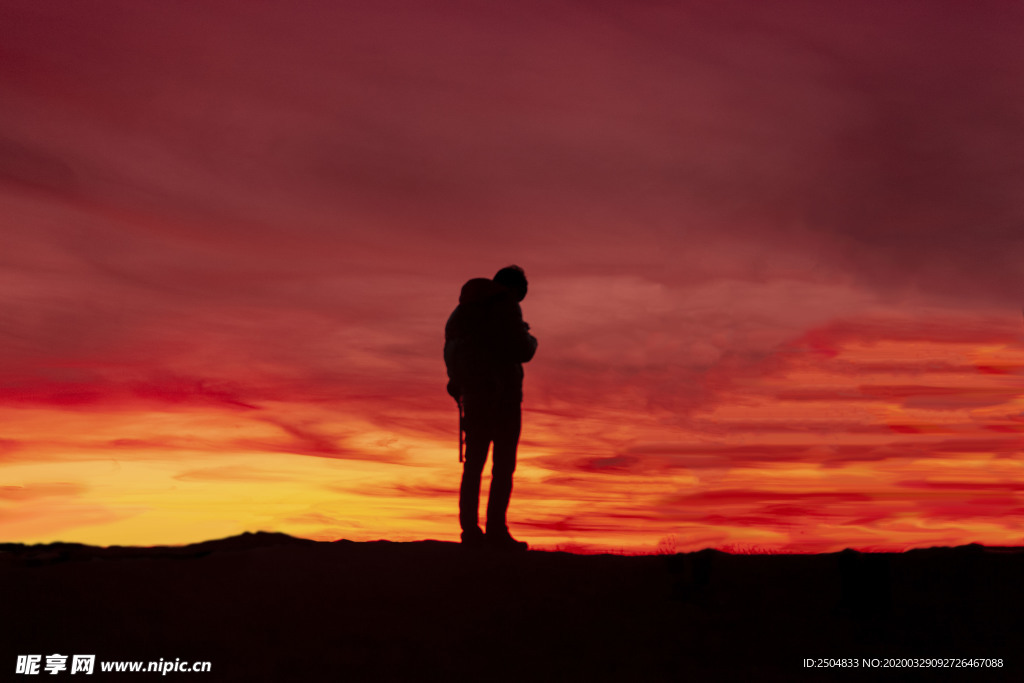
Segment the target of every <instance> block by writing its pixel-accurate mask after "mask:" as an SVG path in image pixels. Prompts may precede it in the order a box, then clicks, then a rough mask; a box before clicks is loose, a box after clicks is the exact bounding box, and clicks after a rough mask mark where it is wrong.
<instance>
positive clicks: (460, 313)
mask: <svg viewBox="0 0 1024 683" xmlns="http://www.w3.org/2000/svg"><path fill="white" fill-rule="evenodd" d="M526 289H527V282H526V275H525V273H523V269H522V268H520V267H519V266H508V267H507V268H502V269H501V270H499V271H498V272H497V274H496V275H495V276H494V279H493V280H488V279H487V278H474V279H472V280H470V281H469V282H467V283H466V284H465V285H463V287H462V293H461V294H460V296H459V305H458V306H457V307H456V308H455V310H454V311H453V312H452V314H451V316H450V317H449V318H448V323H447V324H446V325H445V329H444V339H445V343H444V360H445V365H446V366H447V368H448V393H449V394H451V396H452V397H453V398H455V400H456V401H458V402H459V408H460V418H461V420H460V422H461V425H460V429H464V430H465V433H466V458H465V463H464V465H463V468H462V486H461V488H460V490H459V523H460V524H461V526H462V542H463V543H465V544H467V545H479V544H482V543H485V542H486V543H487V544H488V545H493V546H496V547H507V548H523V549H525V548H526V544H525V543H521V542H519V541H516V540H515V539H513V538H512V536H511V535H510V534H509V531H508V525H507V522H506V519H505V515H506V512H507V510H508V501H509V497H510V496H511V495H512V474H513V472H515V469H516V447H517V445H518V443H519V430H520V425H521V423H522V415H521V410H520V407H521V404H522V400H523V365H522V364H523V363H525V362H527V361H529V360H530V359H531V358H533V354H534V352H535V351H536V350H537V340H536V339H535V338H534V337H533V335H531V334H530V332H529V329H530V326H529V325H527V324H526V323H525V322H523V312H522V309H520V307H519V302H520V301H522V300H523V298H524V297H526ZM492 443H493V444H494V452H493V464H492V466H491V492H490V495H489V496H488V500H487V533H486V536H485V534H484V532H482V531H481V530H480V527H479V517H478V515H479V511H478V508H479V502H480V476H481V474H482V473H483V469H484V464H485V463H486V462H487V451H488V449H489V447H490V445H491V444H492Z"/></svg>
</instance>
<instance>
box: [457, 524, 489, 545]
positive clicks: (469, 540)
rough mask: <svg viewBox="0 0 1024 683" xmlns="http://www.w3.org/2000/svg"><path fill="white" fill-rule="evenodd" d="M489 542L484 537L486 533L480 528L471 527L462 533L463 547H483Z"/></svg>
mask: <svg viewBox="0 0 1024 683" xmlns="http://www.w3.org/2000/svg"><path fill="white" fill-rule="evenodd" d="M486 540H487V537H486V536H484V532H482V531H480V527H478V526H471V527H469V528H468V529H466V530H465V531H463V532H462V545H464V546H466V547H467V548H469V547H479V546H482V545H483V544H484V543H485V542H486Z"/></svg>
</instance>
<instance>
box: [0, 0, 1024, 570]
mask: <svg viewBox="0 0 1024 683" xmlns="http://www.w3.org/2000/svg"><path fill="white" fill-rule="evenodd" d="M1022 35H1024V8H1022V6H1021V5H1020V4H1017V3H1007V2H994V1H992V2H989V1H987V0H978V1H974V2H969V3H967V2H960V1H959V0H956V1H954V0H948V1H943V0H937V1H935V2H911V1H907V2H893V1H892V0H857V1H856V2H831V1H819V0H806V1H805V2H790V1H779V2H759V1H755V0H749V1H744V2H738V1H735V2H734V1H724V2H723V1H719V0H714V1H712V0H707V1H704V2H658V1H651V2H626V1H608V0H605V1H596V0H595V1H589V2H588V1H584V0H575V1H563V0H536V1H535V0H525V1H519V0H517V1H516V2H512V3H492V2H471V1H468V0H466V1H447V0H440V1H437V2H404V1H401V2H391V1H383V2H364V3H357V2H337V1H335V0H317V1H313V0H306V1H303V2H288V1H286V0H259V1H255V0H254V1H244V0H234V1H229V0H208V1H205V2H202V3H183V2H168V1H166V0H123V1H120V2H118V1H114V0H91V1H90V2H65V1H56V0H0V207H2V210H0V240H2V242H0V282H2V287H0V541H16V542H31V543H37V542H50V541H77V542H84V543H93V544H99V545H111V544H121V545H125V544H131V545H154V544H178V543H189V542H195V541H201V540H206V539H212V538H221V537H224V536H229V535H233V534H238V533H241V532H243V531H257V530H265V531H280V532H285V533H288V534H292V535H295V536H302V537H307V538H315V539H320V540H334V539H339V538H347V539H352V540H374V539H380V538H386V539H391V540H396V541H399V540H418V539H425V538H436V539H441V540H456V539H457V538H458V532H459V528H458V520H457V500H456V496H457V488H458V481H459V476H460V472H461V469H460V465H459V463H458V453H457V450H458V431H457V420H458V418H457V412H456V407H455V404H454V402H453V401H452V400H451V399H450V398H449V397H448V396H447V394H446V393H445V381H446V378H445V370H444V364H443V361H442V357H441V348H442V344H443V327H444V322H445V320H446V318H447V316H448V315H449V313H450V312H451V310H452V309H453V307H454V306H455V304H456V303H457V299H458V293H459V289H460V287H461V285H462V284H463V282H465V281H466V280H467V279H469V278H472V277H481V276H482V277H490V276H492V275H493V274H494V272H495V271H497V270H498V269H499V268H501V267H503V266H506V265H509V264H512V263H516V264H519V265H521V266H522V267H523V268H525V270H526V273H527V276H528V277H529V280H530V293H529V296H528V297H527V298H526V300H525V301H524V302H523V312H524V317H525V319H526V320H527V321H528V322H529V323H530V325H531V328H532V332H533V333H534V334H535V335H536V336H537V338H538V339H539V342H540V346H539V349H538V352H537V355H536V357H535V359H534V360H533V361H532V362H531V363H529V364H528V365H527V366H526V382H525V387H524V393H525V400H524V406H523V407H524V427H523V436H522V441H521V443H520V455H519V467H518V470H517V473H516V488H515V491H514V493H513V497H512V504H511V507H510V511H509V521H510V528H511V530H512V533H513V534H514V535H515V536H516V537H518V538H521V539H522V540H526V541H528V542H530V543H531V545H533V546H536V547H542V548H556V547H561V548H563V549H575V550H589V551H595V550H611V551H626V552H654V551H666V550H679V551H684V550H695V549H699V548H704V547H716V548H721V549H726V550H732V551H740V552H750V551H762V552H783V551H786V552H822V551H834V550H839V549H842V548H845V547H854V548H860V549H886V550H891V549H904V548H911V547H927V546H932V545H959V544H965V543H970V542H980V543H985V544H993V545H1019V544H1021V543H1022V542H1024V318H1022V305H1024V281H1022V278H1021V275H1022V273H1024V270H1022V264H1024V189H1022V188H1024V41H1022V40H1021V36H1022Z"/></svg>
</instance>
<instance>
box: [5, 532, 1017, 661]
mask: <svg viewBox="0 0 1024 683" xmlns="http://www.w3.org/2000/svg"><path fill="white" fill-rule="evenodd" d="M1022 578H1024V548H1004V549H997V548H982V547H981V546H974V545H972V546H964V547H959V548H933V549H928V550H913V551H909V552H906V553H901V554H891V553H881V554H860V553H856V552H853V551H844V552H842V553H832V554H825V555H728V554H725V553H719V552H716V551H708V550H706V551H701V552H699V553H689V554H679V555H666V556H645V557H622V556H613V555H590V556H582V555H571V554H567V553H551V552H527V553H518V554H506V553H494V552H486V551H483V552H481V551H476V552H474V551H469V550H466V549H464V548H462V547H460V546H458V545H456V544H452V543H442V542H438V541H423V542H418V543H389V542H385V541H380V542H375V543H352V542H348V541H339V542H336V543H317V542H313V541H304V540H299V539H294V538H291V537H289V536H285V535H281V534H264V533H259V534H245V535H243V536H237V537H234V538H228V539H224V540H220V541H210V542H207V543H201V544H196V545H191V546H187V547H183V548H116V547H115V548H94V547H90V546H83V545H76V544H50V545H38V546H24V545H20V544H6V545H0V586H2V588H0V591H2V593H0V598H2V602H0V618H2V621H0V623H2V626H0V651H2V652H0V680H40V679H42V680H79V679H85V680H111V681H129V680H149V681H154V680H159V679H161V678H163V677H162V676H161V675H160V674H159V673H144V674H134V675H133V674H128V673H110V674H103V673H101V672H100V671H99V662H101V661H104V660H106V661H109V660H158V659H160V658H163V659H165V660H174V659H175V658H181V659H182V660H206V661H210V662H211V663H212V670H211V672H210V673H170V674H168V675H167V679H171V680H194V681H407V680H436V681H464V680H468V681H491V680H500V681H606V680H610V681H662V680H671V681H729V680H749V681H764V680H770V681H818V680H935V681H940V680H943V681H944V680H963V681H978V680H1014V681H1021V680H1024V665H1022V664H1024V612H1022V607H1024V588H1022V581H1021V580H1022ZM53 653H61V654H66V655H67V654H95V655H96V656H97V665H96V673H94V674H93V675H92V676H85V675H83V674H74V675H72V674H70V673H69V672H68V671H64V672H61V673H60V674H57V675H49V674H46V673H45V672H42V673H41V674H40V675H39V676H26V675H16V674H15V668H16V660H17V655H19V654H40V655H43V656H44V660H43V661H44V663H45V655H48V654H53ZM911 657H919V658H975V657H976V658H992V659H1001V660H1002V664H1003V666H1002V667H1000V668H945V669H941V670H940V669H914V670H910V669H882V668H878V669H869V668H865V667H864V666H863V658H868V659H876V658H877V659H878V660H879V664H880V665H882V664H884V663H885V659H886V658H911ZM805 658H810V659H818V658H836V659H839V658H847V659H853V658H856V660H857V662H858V664H861V666H859V667H857V668H845V669H834V668H833V669H822V668H814V669H810V668H806V667H804V665H803V660H804V659H805ZM69 661H70V660H69Z"/></svg>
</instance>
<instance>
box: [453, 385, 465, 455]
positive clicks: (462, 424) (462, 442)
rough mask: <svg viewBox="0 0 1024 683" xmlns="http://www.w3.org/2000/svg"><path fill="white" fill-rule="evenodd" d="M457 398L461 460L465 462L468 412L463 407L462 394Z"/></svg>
mask: <svg viewBox="0 0 1024 683" xmlns="http://www.w3.org/2000/svg"><path fill="white" fill-rule="evenodd" d="M455 400H456V401H457V402H458V404H459V462H463V461H464V460H465V456H464V455H463V447H464V446H465V443H466V442H465V439H464V438H463V435H464V434H465V432H466V414H465V412H464V411H463V409H462V397H461V396H460V397H459V398H457V399H455Z"/></svg>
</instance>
